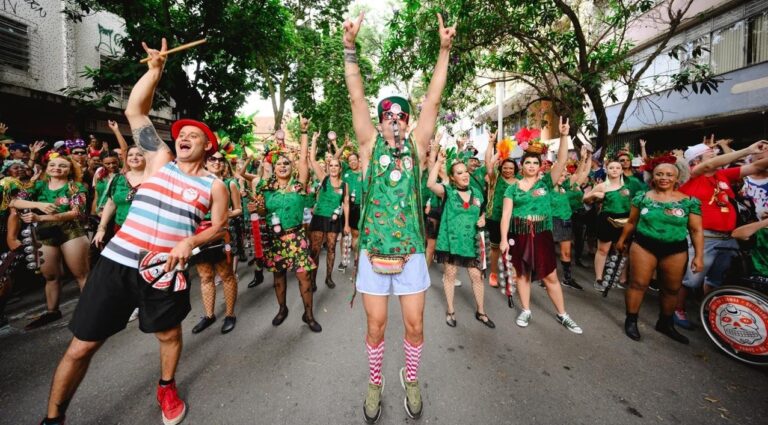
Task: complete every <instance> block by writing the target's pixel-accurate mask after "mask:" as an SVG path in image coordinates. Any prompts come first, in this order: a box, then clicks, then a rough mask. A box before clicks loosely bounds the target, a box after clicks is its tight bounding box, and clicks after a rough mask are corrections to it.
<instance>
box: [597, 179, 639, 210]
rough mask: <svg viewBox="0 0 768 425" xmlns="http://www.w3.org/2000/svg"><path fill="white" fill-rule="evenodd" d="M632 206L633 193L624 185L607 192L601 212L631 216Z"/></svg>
mask: <svg viewBox="0 0 768 425" xmlns="http://www.w3.org/2000/svg"><path fill="white" fill-rule="evenodd" d="M631 204H632V191H631V190H630V189H629V186H627V183H626V182H625V183H624V186H622V187H620V188H618V189H616V190H612V191H610V192H605V197H603V208H602V210H601V211H600V212H602V213H606V214H629V209H630V208H631V206H632V205H631Z"/></svg>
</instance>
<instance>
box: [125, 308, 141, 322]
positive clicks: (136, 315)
mask: <svg viewBox="0 0 768 425" xmlns="http://www.w3.org/2000/svg"><path fill="white" fill-rule="evenodd" d="M138 318H139V309H138V308H134V309H133V313H131V317H129V318H128V321H129V322H133V321H134V320H136V319H138Z"/></svg>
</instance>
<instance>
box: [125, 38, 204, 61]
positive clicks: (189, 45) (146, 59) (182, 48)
mask: <svg viewBox="0 0 768 425" xmlns="http://www.w3.org/2000/svg"><path fill="white" fill-rule="evenodd" d="M206 41H208V39H206V38H203V39H202V40H197V41H193V42H191V43H187V44H182V45H181V46H176V47H174V48H173V49H171V50H167V51H165V52H160V55H162V56H168V55H170V54H171V53H177V52H180V51H182V50H187V49H189V48H191V47H195V46H199V45H201V44H203V43H205V42H206ZM147 62H149V57H146V58H144V59H142V60H141V61H139V63H147Z"/></svg>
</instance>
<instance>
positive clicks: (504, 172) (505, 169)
mask: <svg viewBox="0 0 768 425" xmlns="http://www.w3.org/2000/svg"><path fill="white" fill-rule="evenodd" d="M501 176H502V177H504V178H505V179H511V178H512V177H514V176H515V165H514V164H513V163H511V162H509V161H507V162H505V163H504V164H502V166H501Z"/></svg>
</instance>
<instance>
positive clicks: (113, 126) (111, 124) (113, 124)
mask: <svg viewBox="0 0 768 425" xmlns="http://www.w3.org/2000/svg"><path fill="white" fill-rule="evenodd" d="M107 125H108V126H109V128H110V129H111V130H112V131H118V129H119V127H118V125H117V121H112V120H108V121H107Z"/></svg>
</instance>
